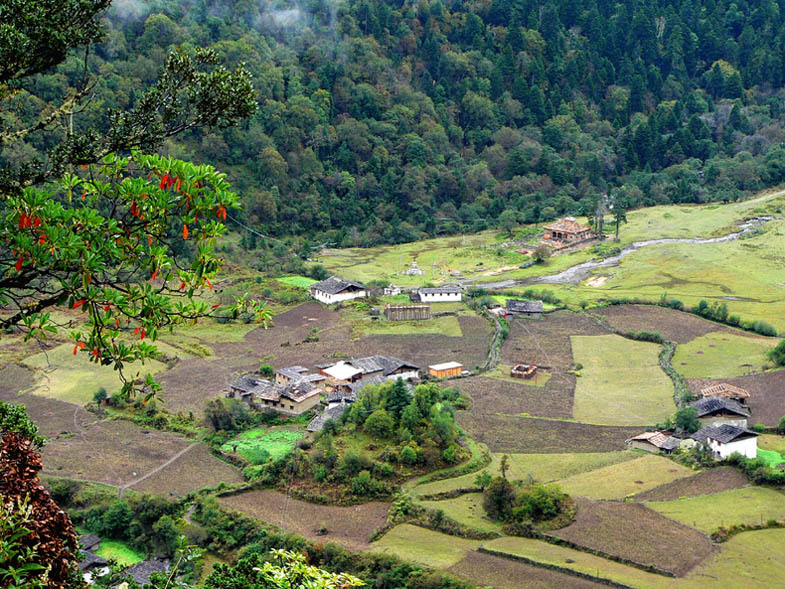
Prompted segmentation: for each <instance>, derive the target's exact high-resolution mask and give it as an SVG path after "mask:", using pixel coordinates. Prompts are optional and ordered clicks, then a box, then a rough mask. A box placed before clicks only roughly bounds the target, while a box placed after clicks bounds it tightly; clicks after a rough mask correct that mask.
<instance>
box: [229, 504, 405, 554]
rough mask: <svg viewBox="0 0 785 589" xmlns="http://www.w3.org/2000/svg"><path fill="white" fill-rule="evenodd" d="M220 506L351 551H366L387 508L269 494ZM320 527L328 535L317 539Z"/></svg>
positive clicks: (384, 520)
mask: <svg viewBox="0 0 785 589" xmlns="http://www.w3.org/2000/svg"><path fill="white" fill-rule="evenodd" d="M221 504H222V505H223V506H224V507H228V508H230V509H236V510H237V511H240V512H242V513H245V514H246V515H250V516H251V517H255V518H257V519H260V520H262V521H264V522H267V523H270V524H273V525H275V526H279V527H281V528H283V529H285V530H288V531H290V532H294V533H296V534H300V535H302V536H305V537H306V538H311V539H313V540H318V541H320V542H335V543H336V544H340V545H342V546H344V547H346V548H351V549H352V550H363V549H366V548H368V546H369V544H368V538H369V536H370V535H371V533H372V532H373V531H374V530H375V529H377V528H379V527H381V526H383V525H384V524H385V523H386V522H387V510H388V509H389V507H390V505H389V503H380V502H378V501H376V502H372V503H364V504H362V505H352V506H350V507H336V506H333V505H316V504H313V503H306V502H305V501H300V500H299V499H293V498H291V497H287V496H286V495H284V494H283V493H279V492H278V491H271V490H264V491H251V492H250V493H243V494H241V495H234V496H232V497H221ZM323 526H324V527H326V528H327V530H328V533H327V534H325V535H323V536H319V535H317V533H316V531H317V530H318V529H319V528H321V527H323Z"/></svg>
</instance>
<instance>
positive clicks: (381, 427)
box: [364, 409, 395, 439]
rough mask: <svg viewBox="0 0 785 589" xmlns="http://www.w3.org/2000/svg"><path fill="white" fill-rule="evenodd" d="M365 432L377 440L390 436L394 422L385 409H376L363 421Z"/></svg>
mask: <svg viewBox="0 0 785 589" xmlns="http://www.w3.org/2000/svg"><path fill="white" fill-rule="evenodd" d="M364 427H365V431H367V432H368V433H369V434H371V435H372V436H376V437H377V438H385V439H386V438H389V437H390V436H392V433H393V429H394V428H395V422H394V421H393V419H392V417H390V414H389V413H387V411H386V410H385V409H377V410H376V411H374V412H373V413H371V415H370V416H369V417H368V419H366V420H365V426H364Z"/></svg>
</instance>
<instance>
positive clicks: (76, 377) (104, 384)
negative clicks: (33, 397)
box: [24, 344, 166, 405]
mask: <svg viewBox="0 0 785 589" xmlns="http://www.w3.org/2000/svg"><path fill="white" fill-rule="evenodd" d="M73 350H74V346H73V344H62V345H59V346H57V347H56V348H52V349H51V350H47V351H46V352H40V353H38V354H35V355H33V356H30V357H29V358H27V359H25V360H24V364H26V365H27V366H29V367H31V368H37V369H38V371H37V377H36V382H37V384H36V386H35V388H34V389H33V391H32V392H34V393H35V394H37V395H42V396H45V397H51V398H53V399H59V400H61V401H68V402H70V403H76V404H78V405H84V404H86V403H90V402H92V400H93V393H95V392H96V391H97V390H98V389H100V388H104V389H106V392H107V393H108V394H110V395H111V394H112V393H116V392H119V391H120V389H121V388H122V386H123V383H122V382H121V381H120V377H119V375H118V373H117V371H115V370H114V369H113V368H112V367H111V366H100V365H98V364H95V363H93V362H90V360H89V358H90V354H88V353H87V352H86V351H81V352H79V353H78V354H77V355H76V356H74V353H73ZM165 368H166V365H165V364H164V363H163V362H159V361H157V360H147V361H146V362H145V363H144V364H141V363H137V364H132V365H129V366H127V367H126V376H132V375H134V374H136V373H137V372H139V373H140V374H141V375H144V374H146V373H148V372H149V373H150V374H157V373H158V372H161V371H162V370H164V369H165Z"/></svg>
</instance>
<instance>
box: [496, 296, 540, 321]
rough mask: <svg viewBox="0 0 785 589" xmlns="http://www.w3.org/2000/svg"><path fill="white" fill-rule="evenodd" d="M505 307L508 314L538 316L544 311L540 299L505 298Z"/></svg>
mask: <svg viewBox="0 0 785 589" xmlns="http://www.w3.org/2000/svg"><path fill="white" fill-rule="evenodd" d="M505 309H506V311H507V314H508V315H516V316H519V317H539V316H540V315H541V314H542V313H544V312H545V308H544V307H543V305H542V301H516V300H514V299H507V302H506V304H505Z"/></svg>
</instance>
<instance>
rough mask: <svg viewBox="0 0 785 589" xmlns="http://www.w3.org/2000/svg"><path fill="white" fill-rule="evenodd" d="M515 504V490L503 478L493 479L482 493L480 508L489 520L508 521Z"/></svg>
mask: <svg viewBox="0 0 785 589" xmlns="http://www.w3.org/2000/svg"><path fill="white" fill-rule="evenodd" d="M514 504H515V489H514V488H513V486H512V484H511V483H510V481H508V480H507V479H506V478H504V477H495V478H494V479H493V480H492V481H491V483H490V484H489V485H488V486H487V487H485V490H484V491H483V493H482V508H483V509H484V510H485V513H486V514H487V515H488V517H489V518H491V519H493V520H497V521H508V520H509V519H510V518H511V517H512V508H513V505H514Z"/></svg>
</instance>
